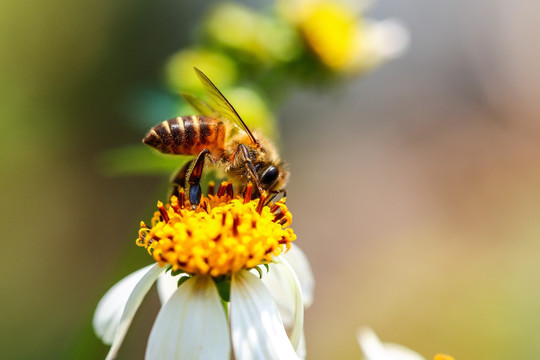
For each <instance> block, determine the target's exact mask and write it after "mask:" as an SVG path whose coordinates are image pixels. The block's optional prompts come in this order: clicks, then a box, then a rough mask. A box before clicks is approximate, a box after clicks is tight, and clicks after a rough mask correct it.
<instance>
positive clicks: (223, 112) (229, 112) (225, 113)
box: [194, 68, 259, 144]
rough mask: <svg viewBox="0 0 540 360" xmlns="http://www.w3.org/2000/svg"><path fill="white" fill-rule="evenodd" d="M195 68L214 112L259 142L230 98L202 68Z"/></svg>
mask: <svg viewBox="0 0 540 360" xmlns="http://www.w3.org/2000/svg"><path fill="white" fill-rule="evenodd" d="M194 69H195V72H196V73H197V76H198V77H199V80H200V81H201V83H202V84H203V86H204V90H205V91H206V95H207V96H208V99H209V101H210V105H211V107H210V108H211V109H212V110H214V112H215V113H216V114H217V116H218V117H219V118H223V119H227V120H229V121H232V122H233V123H234V124H235V125H237V126H238V127H240V128H241V129H242V130H244V131H245V132H246V134H248V135H249V137H250V138H251V141H253V143H254V144H258V143H259V142H258V141H257V139H256V138H255V136H253V134H252V133H251V131H250V130H249V128H248V127H247V125H246V124H245V123H244V121H243V120H242V118H240V115H238V113H237V112H236V110H235V109H234V108H233V106H232V105H231V103H230V102H229V100H227V99H226V98H225V96H223V94H222V93H221V91H219V89H218V88H217V87H216V85H214V83H212V81H210V79H209V78H208V77H207V76H206V75H205V74H204V73H203V72H202V71H201V70H199V69H197V68H194Z"/></svg>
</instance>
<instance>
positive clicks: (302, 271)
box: [283, 243, 315, 308]
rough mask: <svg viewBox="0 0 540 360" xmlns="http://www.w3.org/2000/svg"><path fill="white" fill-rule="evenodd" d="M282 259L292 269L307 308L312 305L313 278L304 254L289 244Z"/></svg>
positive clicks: (295, 246)
mask: <svg viewBox="0 0 540 360" xmlns="http://www.w3.org/2000/svg"><path fill="white" fill-rule="evenodd" d="M283 258H284V259H285V260H287V262H288V263H289V264H290V265H291V267H292V268H293V270H294V272H295V274H296V276H297V277H298V280H299V281H300V288H301V289H302V299H303V301H304V306H305V307H306V308H307V307H309V306H310V305H311V304H312V303H313V291H314V289H315V278H314V277H313V271H311V266H310V265H309V261H308V259H307V257H306V255H305V254H304V252H303V251H302V250H301V249H300V248H299V247H298V246H297V245H295V244H294V243H293V244H291V249H290V250H289V251H288V252H287V253H285V254H284V255H283Z"/></svg>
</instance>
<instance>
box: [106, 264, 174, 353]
mask: <svg viewBox="0 0 540 360" xmlns="http://www.w3.org/2000/svg"><path fill="white" fill-rule="evenodd" d="M164 270H165V268H162V267H160V266H159V265H158V264H155V265H152V266H151V267H150V269H149V270H148V271H147V272H146V273H145V274H144V275H143V277H142V278H141V279H140V280H139V282H138V283H137V284H136V285H135V287H134V288H133V291H132V292H131V294H130V295H129V298H128V300H127V302H126V305H125V307H124V311H123V312H122V317H121V318H120V321H119V323H118V328H117V330H116V334H115V336H114V340H113V343H112V346H111V349H110V350H109V353H108V354H107V358H106V360H110V359H114V358H115V357H116V353H117V352H118V349H119V348H120V345H122V341H124V337H125V336H126V333H127V331H128V329H129V325H131V321H132V320H133V317H134V316H135V313H136V312H137V309H138V308H139V305H141V302H142V301H143V299H144V296H145V295H146V293H147V292H148V290H150V288H151V287H152V285H153V284H154V282H155V281H156V279H157V277H158V276H159V274H161V273H162V272H163V271H164Z"/></svg>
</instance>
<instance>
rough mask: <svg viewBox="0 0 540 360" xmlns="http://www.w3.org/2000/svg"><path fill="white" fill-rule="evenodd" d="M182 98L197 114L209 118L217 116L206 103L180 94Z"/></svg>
mask: <svg viewBox="0 0 540 360" xmlns="http://www.w3.org/2000/svg"><path fill="white" fill-rule="evenodd" d="M180 95H182V98H183V99H184V100H185V101H186V102H187V103H188V104H189V105H190V106H191V107H192V108H193V109H195V111H197V114H199V115H204V116H209V117H216V116H217V115H218V114H217V112H216V111H215V110H214V109H213V108H212V107H211V106H210V105H208V104H207V103H206V101H204V100H202V99H199V98H198V97H196V96H195V95H191V94H186V93H181V94H180Z"/></svg>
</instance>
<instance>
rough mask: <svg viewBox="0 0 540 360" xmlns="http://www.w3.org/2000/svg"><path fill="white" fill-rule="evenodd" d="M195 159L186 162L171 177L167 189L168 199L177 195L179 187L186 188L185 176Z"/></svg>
mask: <svg viewBox="0 0 540 360" xmlns="http://www.w3.org/2000/svg"><path fill="white" fill-rule="evenodd" d="M194 161H195V160H189V161H188V162H186V163H185V164H184V165H183V166H182V167H181V168H180V169H179V170H178V171H177V172H176V174H174V176H173V177H172V178H171V189H170V191H169V199H170V198H171V196H176V197H179V194H180V189H185V188H186V178H187V174H188V173H189V169H190V168H191V167H192V166H193V162H194Z"/></svg>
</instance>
